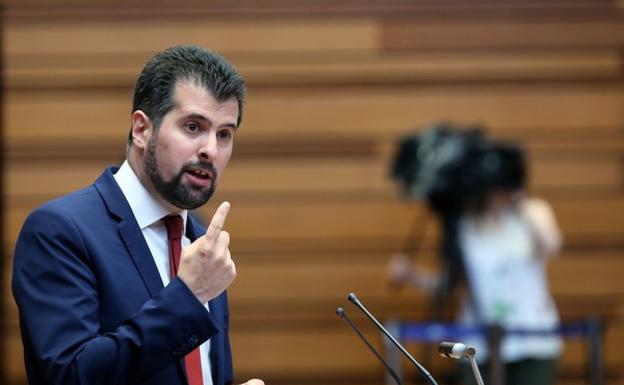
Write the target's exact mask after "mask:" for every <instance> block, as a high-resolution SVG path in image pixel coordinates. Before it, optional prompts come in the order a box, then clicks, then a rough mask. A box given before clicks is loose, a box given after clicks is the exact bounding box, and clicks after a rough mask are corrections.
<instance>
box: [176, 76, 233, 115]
mask: <svg viewBox="0 0 624 385" xmlns="http://www.w3.org/2000/svg"><path fill="white" fill-rule="evenodd" d="M173 109H175V110H178V112H182V113H212V114H213V113H218V114H220V116H221V117H223V118H228V117H233V119H234V123H236V119H237V117H238V102H237V100H236V98H234V97H232V98H230V99H228V100H225V101H223V102H220V101H218V100H217V99H216V98H215V97H214V95H213V94H212V92H211V91H210V90H209V89H208V88H206V87H204V86H201V85H199V84H197V83H196V82H194V81H191V80H179V81H177V82H176V84H175V86H174V89H173Z"/></svg>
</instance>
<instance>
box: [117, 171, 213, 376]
mask: <svg viewBox="0 0 624 385" xmlns="http://www.w3.org/2000/svg"><path fill="white" fill-rule="evenodd" d="M113 177H114V178H115V181H116V182H117V184H118V185H119V188H120V189H121V191H122V192H123V194H124V196H125V197H126V199H127V200H128V204H129V205H130V208H131V209H132V213H133V214H134V217H135V218H136V221H137V223H138V224H139V227H140V228H141V232H142V233H143V237H144V238H145V241H146V242H147V246H148V247H149V249H150V252H151V253H152V257H153V258H154V263H155V264H156V267H157V268H158V273H159V274H160V278H161V280H162V282H163V286H167V285H168V284H169V282H170V277H169V271H170V270H169V243H168V241H167V229H166V228H165V224H164V221H163V220H162V219H163V218H164V217H165V216H167V215H169V214H171V213H169V211H167V209H165V208H164V207H163V206H162V205H160V204H159V203H158V201H157V200H156V199H154V197H152V195H150V193H149V192H148V191H147V189H146V188H145V187H144V186H143V184H141V181H140V180H139V178H138V177H137V176H136V174H135V173H134V171H133V170H132V168H131V167H130V164H129V163H128V161H127V160H126V161H125V162H124V163H123V164H122V165H121V167H120V168H119V170H118V171H117V172H116V173H115V175H113ZM179 215H180V216H182V219H183V220H184V229H186V220H187V217H188V211H187V210H184V211H182V212H180V213H179ZM190 244H191V241H190V239H188V237H187V236H186V234H184V236H183V237H182V247H183V248H184V247H186V246H188V245H190ZM205 306H206V309H207V310H210V309H209V308H208V304H206V305H205ZM200 356H201V366H202V375H203V378H204V385H212V375H211V373H212V372H211V370H210V359H209V357H210V340H208V341H206V342H204V343H203V344H202V345H201V346H200Z"/></svg>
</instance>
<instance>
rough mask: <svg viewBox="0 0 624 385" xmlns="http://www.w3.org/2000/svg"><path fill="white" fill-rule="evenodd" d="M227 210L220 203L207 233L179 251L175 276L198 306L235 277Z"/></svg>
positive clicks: (227, 205)
mask: <svg viewBox="0 0 624 385" xmlns="http://www.w3.org/2000/svg"><path fill="white" fill-rule="evenodd" d="M229 211H230V204H229V203H228V202H223V203H221V205H220V206H219V208H217V211H216V212H215V214H214V216H213V217H212V220H211V221H210V225H208V229H207V230H206V234H204V235H203V236H201V237H199V238H197V239H196V240H195V242H193V243H191V244H190V245H188V246H187V247H185V248H184V249H182V254H181V256H180V267H179V268H178V277H180V279H182V281H184V283H185V284H186V285H187V286H188V287H189V289H191V291H192V292H193V294H195V296H196V297H197V299H198V300H199V301H200V302H201V303H206V302H208V301H209V300H211V299H213V298H215V297H217V296H218V295H219V294H221V293H222V292H223V291H224V290H225V289H227V287H228V286H230V284H231V283H232V281H234V278H235V277H236V267H235V266H234V261H232V257H231V255H230V250H229V245H230V234H228V233H227V232H226V231H223V225H224V224H225V219H226V217H227V215H228V212H229ZM251 385H254V384H251Z"/></svg>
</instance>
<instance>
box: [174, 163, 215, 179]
mask: <svg viewBox="0 0 624 385" xmlns="http://www.w3.org/2000/svg"><path fill="white" fill-rule="evenodd" d="M192 170H200V171H202V172H205V173H207V174H209V175H210V178H211V179H212V180H215V179H217V169H216V168H215V167H214V165H213V164H212V162H195V163H187V164H185V165H184V167H182V172H184V171H192Z"/></svg>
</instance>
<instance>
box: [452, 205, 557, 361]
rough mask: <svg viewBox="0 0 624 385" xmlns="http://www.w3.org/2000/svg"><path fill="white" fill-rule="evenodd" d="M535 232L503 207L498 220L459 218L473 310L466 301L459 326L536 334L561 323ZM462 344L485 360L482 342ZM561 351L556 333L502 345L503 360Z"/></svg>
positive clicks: (474, 340)
mask: <svg viewBox="0 0 624 385" xmlns="http://www.w3.org/2000/svg"><path fill="white" fill-rule="evenodd" d="M548 213H550V211H548ZM553 223H554V218H553ZM534 230H535V229H533V228H532V227H531V225H530V222H529V220H527V218H526V217H525V216H523V215H522V214H521V213H520V212H519V211H516V210H514V209H505V210H504V211H503V212H502V213H501V214H500V216H499V217H498V218H497V220H496V221H493V220H489V221H488V219H485V220H482V219H479V218H474V217H468V216H467V217H464V218H462V220H461V221H460V229H459V237H460V239H459V242H460V246H461V250H462V252H463V258H464V262H465V267H466V274H467V277H468V282H469V284H470V287H471V293H473V295H474V297H475V298H474V305H476V306H477V309H474V308H473V303H471V302H470V301H469V300H468V299H466V300H465V301H464V306H463V308H462V311H461V312H460V315H459V322H460V323H462V324H464V325H475V324H482V323H486V324H492V323H497V324H499V325H501V326H503V327H504V328H522V329H535V330H544V329H552V328H555V327H557V326H558V325H559V316H558V314H557V309H556V306H555V303H554V300H553V298H552V297H551V295H550V292H549V289H548V282H547V276H546V271H545V263H546V258H544V257H543V255H542V256H540V255H539V254H540V253H539V252H538V245H537V244H536V238H535V235H534V234H533V232H534ZM466 343H468V344H470V345H473V346H474V347H475V348H476V349H477V355H476V358H477V360H478V361H480V362H482V361H484V360H485V359H486V358H487V356H488V352H487V345H486V342H485V340H484V339H483V338H471V339H467V340H466ZM561 349H562V340H561V338H560V337H559V336H556V335H550V336H508V337H505V338H504V339H503V341H502V344H501V358H502V360H503V361H504V362H510V361H516V360H520V359H523V358H529V357H530V358H555V357H557V356H558V355H559V353H560V351H561Z"/></svg>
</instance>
